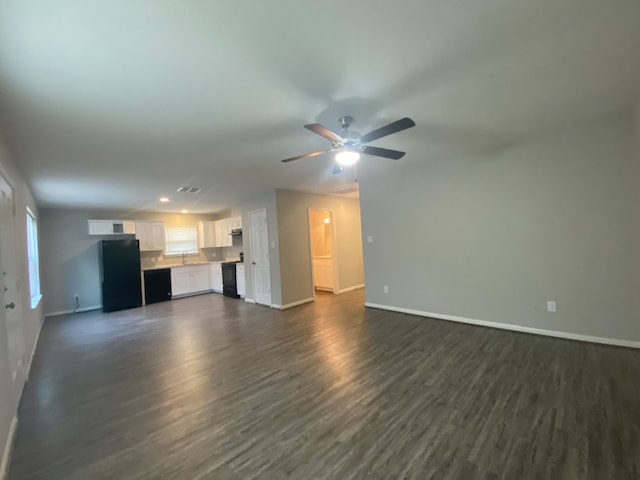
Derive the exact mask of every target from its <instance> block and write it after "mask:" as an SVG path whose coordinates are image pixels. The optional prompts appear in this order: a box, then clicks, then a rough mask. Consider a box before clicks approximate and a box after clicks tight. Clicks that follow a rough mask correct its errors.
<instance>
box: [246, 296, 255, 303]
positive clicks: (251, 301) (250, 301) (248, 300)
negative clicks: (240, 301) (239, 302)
mask: <svg viewBox="0 0 640 480" xmlns="http://www.w3.org/2000/svg"><path fill="white" fill-rule="evenodd" d="M244 301H245V302H249V303H253V304H255V303H256V301H255V300H254V299H253V298H247V297H245V298H244Z"/></svg>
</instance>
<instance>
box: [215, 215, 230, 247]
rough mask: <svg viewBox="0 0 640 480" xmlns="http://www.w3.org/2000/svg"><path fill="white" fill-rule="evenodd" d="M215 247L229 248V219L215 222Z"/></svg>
mask: <svg viewBox="0 0 640 480" xmlns="http://www.w3.org/2000/svg"><path fill="white" fill-rule="evenodd" d="M215 230H216V246H218V247H230V246H231V245H232V243H231V241H232V240H231V235H230V233H231V222H230V219H228V218H224V219H222V220H217V221H216V227H215Z"/></svg>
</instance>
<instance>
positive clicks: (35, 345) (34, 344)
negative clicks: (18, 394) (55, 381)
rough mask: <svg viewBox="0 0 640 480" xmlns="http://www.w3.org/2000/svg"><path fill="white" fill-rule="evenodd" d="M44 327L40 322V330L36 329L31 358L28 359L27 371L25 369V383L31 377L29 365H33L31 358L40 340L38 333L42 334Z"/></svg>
mask: <svg viewBox="0 0 640 480" xmlns="http://www.w3.org/2000/svg"><path fill="white" fill-rule="evenodd" d="M43 325H44V322H42V323H41V324H40V328H38V333H36V341H35V342H34V343H33V350H31V356H30V357H29V363H27V369H26V374H27V378H26V381H27V382H28V381H29V376H30V375H31V365H32V364H33V357H35V355H36V348H38V341H39V340H40V333H41V332H42V327H43Z"/></svg>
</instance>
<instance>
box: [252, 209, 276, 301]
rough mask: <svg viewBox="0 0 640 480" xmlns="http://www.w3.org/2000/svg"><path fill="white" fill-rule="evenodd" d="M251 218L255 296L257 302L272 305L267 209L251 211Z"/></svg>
mask: <svg viewBox="0 0 640 480" xmlns="http://www.w3.org/2000/svg"><path fill="white" fill-rule="evenodd" d="M249 217H250V218H251V257H252V260H251V267H252V270H253V272H252V274H253V296H254V300H255V301H256V303H259V304H261V305H269V306H271V271H270V269H269V232H268V230H267V210H266V209H264V208H263V209H262V210H256V211H255V212H249Z"/></svg>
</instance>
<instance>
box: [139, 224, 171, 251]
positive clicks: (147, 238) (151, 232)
mask: <svg viewBox="0 0 640 480" xmlns="http://www.w3.org/2000/svg"><path fill="white" fill-rule="evenodd" d="M135 224H136V238H137V239H138V240H139V241H140V251H141V252H150V251H162V250H164V248H165V235H164V222H140V221H138V222H135Z"/></svg>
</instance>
